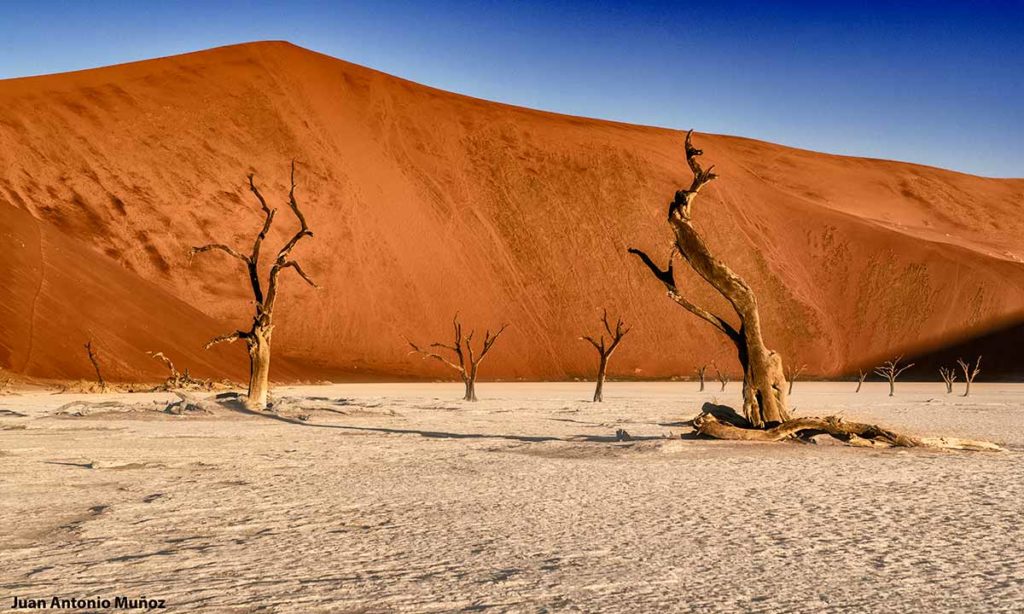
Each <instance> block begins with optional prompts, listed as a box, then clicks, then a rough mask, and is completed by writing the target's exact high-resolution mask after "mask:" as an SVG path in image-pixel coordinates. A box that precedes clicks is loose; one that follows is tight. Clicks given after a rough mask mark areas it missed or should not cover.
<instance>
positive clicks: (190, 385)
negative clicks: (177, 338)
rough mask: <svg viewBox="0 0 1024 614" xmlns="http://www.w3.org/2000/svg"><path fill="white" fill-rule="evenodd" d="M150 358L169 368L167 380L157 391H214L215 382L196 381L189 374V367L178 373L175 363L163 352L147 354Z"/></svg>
mask: <svg viewBox="0 0 1024 614" xmlns="http://www.w3.org/2000/svg"><path fill="white" fill-rule="evenodd" d="M147 354H149V355H150V356H152V357H153V358H155V359H156V360H159V361H160V362H162V363H164V366H166V367H167V371H168V374H167V379H165V380H164V383H163V384H161V385H159V386H157V388H156V389H157V390H178V389H182V388H184V389H201V390H211V389H213V382H211V381H210V380H206V379H195V378H193V377H192V374H191V373H189V370H188V367H185V371H184V372H182V371H178V368H177V367H175V366H174V362H173V361H172V360H171V359H170V358H168V357H167V355H166V354H164V353H163V352H147Z"/></svg>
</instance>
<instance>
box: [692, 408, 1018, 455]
mask: <svg viewBox="0 0 1024 614" xmlns="http://www.w3.org/2000/svg"><path fill="white" fill-rule="evenodd" d="M693 428H694V429H695V430H696V431H697V433H698V434H700V435H704V436H706V437H712V438H714V439H727V440H732V441H766V442H771V441H782V440H784V439H790V438H795V437H806V436H811V435H817V434H822V433H824V434H828V435H831V436H833V437H835V438H836V439H839V440H842V441H845V442H846V443H848V444H849V445H851V446H856V447H869V448H933V449H942V450H990V451H1002V450H1003V448H1001V447H999V446H998V445H996V444H994V443H990V442H987V441H977V440H973V439H958V438H955V437H920V438H918V437H911V436H909V435H903V434H901V433H897V432H895V431H890V430H888V429H885V428H882V427H880V426H878V425H875V424H864V423H862V422H847V421H845V420H843V419H842V418H841V417H839V416H826V417H824V418H813V417H812V418H794V419H792V420H786V421H785V422H783V423H781V424H779V425H777V426H774V427H772V428H769V429H751V428H743V427H740V426H735V425H732V424H728V423H726V422H722V421H721V420H719V419H718V418H716V417H715V416H714V415H712V414H711V413H708V412H703V413H701V414H700V415H699V416H697V417H696V418H694V419H693Z"/></svg>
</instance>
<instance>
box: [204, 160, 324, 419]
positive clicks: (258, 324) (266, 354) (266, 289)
mask: <svg viewBox="0 0 1024 614" xmlns="http://www.w3.org/2000/svg"><path fill="white" fill-rule="evenodd" d="M249 190H250V191H251V192H252V193H253V196H255V197H256V200H257V201H259V204H260V208H261V209H262V210H263V216H264V217H263V228H262V229H261V230H260V232H259V234H257V235H256V239H255V241H254V242H253V245H252V250H251V251H250V252H249V253H248V254H243V253H242V252H239V251H237V250H235V249H234V248H233V247H230V246H228V245H224V244H223V243H211V244H209V245H203V246H201V247H193V248H192V250H191V251H190V252H189V261H190V262H191V258H192V256H195V255H196V254H199V253H203V252H209V251H215V250H217V251H222V252H224V253H225V254H227V255H229V256H231V257H232V258H236V259H238V260H240V261H241V262H242V264H244V265H245V268H246V270H247V271H248V273H249V285H250V286H252V293H253V296H254V297H255V299H256V313H255V314H254V315H253V318H252V325H251V326H250V327H249V328H248V329H247V330H236V331H235V332H233V333H228V334H226V335H222V336H220V337H217V338H215V339H212V340H211V341H210V342H209V343H207V344H206V348H207V349H209V348H210V347H212V346H214V345H216V344H218V343H222V342H227V343H234V342H235V341H237V340H239V339H242V340H244V341H245V344H246V346H247V348H248V350H249V393H248V396H247V397H246V405H247V406H248V407H249V408H250V409H257V410H264V409H266V408H267V393H268V387H269V378H270V339H271V334H272V333H273V331H274V308H275V307H276V306H277V297H278V278H279V276H280V274H281V271H283V270H285V269H294V270H295V272H296V273H298V274H299V277H301V278H302V279H303V280H304V281H305V282H306V283H308V284H309V285H310V286H313V287H314V288H316V287H317V285H316V284H315V283H313V280H312V279H310V278H309V276H308V275H306V273H305V271H303V270H302V267H301V266H299V263H298V262H296V261H295V260H292V259H290V255H291V252H292V250H293V249H294V248H295V245H296V244H297V243H298V242H299V241H300V240H301V239H302V238H303V237H312V236H313V231H311V230H310V229H309V226H308V225H307V224H306V218H305V216H304V215H303V214H302V211H300V210H299V203H298V202H297V201H296V200H295V161H294V160H292V166H291V187H290V189H289V190H288V208H289V209H291V211H292V213H293V214H294V215H295V218H296V219H297V220H298V222H299V229H298V230H297V231H296V232H295V234H294V235H292V237H291V239H289V240H288V242H287V243H285V244H284V246H282V247H281V249H280V250H278V252H277V257H276V258H275V259H274V261H273V264H272V265H271V266H270V272H269V273H268V275H267V280H266V283H265V284H264V282H263V281H262V280H261V279H260V250H261V248H262V247H263V241H264V239H266V237H267V233H268V232H270V226H271V224H273V222H274V215H275V213H276V212H277V209H271V208H270V207H269V206H268V205H267V201H266V199H265V198H263V194H261V193H260V191H259V188H257V187H256V183H255V181H254V180H253V174H252V173H250V174H249Z"/></svg>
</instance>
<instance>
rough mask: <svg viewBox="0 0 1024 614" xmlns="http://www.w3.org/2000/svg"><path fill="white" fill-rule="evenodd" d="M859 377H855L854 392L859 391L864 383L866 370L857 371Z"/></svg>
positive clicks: (866, 375)
mask: <svg viewBox="0 0 1024 614" xmlns="http://www.w3.org/2000/svg"><path fill="white" fill-rule="evenodd" d="M857 372H858V373H859V374H860V377H858V378H857V389H856V390H854V392H860V387H861V386H863V385H864V380H865V379H867V377H868V374H867V372H866V371H857Z"/></svg>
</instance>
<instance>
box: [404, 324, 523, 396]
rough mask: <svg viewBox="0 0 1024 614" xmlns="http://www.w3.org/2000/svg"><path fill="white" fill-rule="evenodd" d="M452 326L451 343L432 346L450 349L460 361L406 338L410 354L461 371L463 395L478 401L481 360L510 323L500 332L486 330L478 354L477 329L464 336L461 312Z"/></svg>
mask: <svg viewBox="0 0 1024 614" xmlns="http://www.w3.org/2000/svg"><path fill="white" fill-rule="evenodd" d="M452 326H453V328H454V331H455V338H454V341H453V343H452V344H451V345H447V344H444V343H431V344H430V347H432V348H441V349H445V350H448V351H449V352H451V353H453V354H454V355H455V359H456V360H457V361H458V362H457V363H456V362H452V361H451V360H448V359H447V358H445V357H444V356H441V355H440V354H437V353H435V352H432V351H430V350H428V349H425V348H421V347H420V346H418V345H416V344H415V343H413V342H412V341H409V340H408V339H406V340H405V341H406V343H408V344H409V347H411V348H412V351H411V352H409V353H410V354H420V355H422V356H423V359H424V360H426V359H427V358H433V359H434V360H436V361H438V362H440V363H442V364H444V365H446V366H448V367H450V368H452V369H455V370H456V371H458V372H459V376H460V377H461V378H462V382H463V383H464V384H465V385H466V394H465V396H463V397H462V398H463V400H464V401H476V400H477V399H476V376H477V373H478V370H479V367H480V363H481V361H483V359H484V357H485V356H487V352H490V351H491V348H492V347H494V342H495V341H497V340H498V337H499V336H501V333H503V332H505V329H506V328H508V324H502V325H501V328H499V329H498V332H496V333H494V334H493V335H492V334H491V331H490V330H486V331H484V344H483V346H482V347H481V348H480V353H479V354H476V353H475V352H474V351H473V345H472V341H473V334H474V332H475V331H469V334H468V335H465V336H463V334H462V323H461V322H459V314H455V318H453V319H452Z"/></svg>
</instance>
